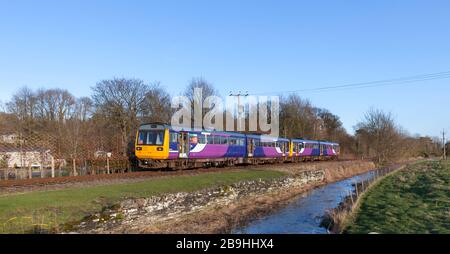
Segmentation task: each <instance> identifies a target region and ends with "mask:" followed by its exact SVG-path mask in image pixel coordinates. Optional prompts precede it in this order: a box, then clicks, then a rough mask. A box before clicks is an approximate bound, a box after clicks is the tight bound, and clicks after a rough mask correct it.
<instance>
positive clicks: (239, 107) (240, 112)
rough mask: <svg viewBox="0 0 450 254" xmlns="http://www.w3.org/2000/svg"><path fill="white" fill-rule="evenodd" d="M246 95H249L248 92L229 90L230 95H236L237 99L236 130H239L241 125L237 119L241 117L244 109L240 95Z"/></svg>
mask: <svg viewBox="0 0 450 254" xmlns="http://www.w3.org/2000/svg"><path fill="white" fill-rule="evenodd" d="M248 95H249V94H248V92H245V93H242V92H241V91H239V93H235V94H234V93H233V92H230V96H234V97H237V99H238V117H237V122H238V130H240V129H241V128H240V127H242V126H241V122H240V121H239V119H241V117H242V114H243V113H244V111H245V110H244V107H243V106H242V107H241V97H248ZM244 116H245V115H244ZM244 119H245V117H244Z"/></svg>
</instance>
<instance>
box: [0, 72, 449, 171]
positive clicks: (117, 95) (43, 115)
mask: <svg viewBox="0 0 450 254" xmlns="http://www.w3.org/2000/svg"><path fill="white" fill-rule="evenodd" d="M197 87H198V88H202V89H203V93H202V97H203V98H195V94H194V89H195V88H197ZM91 91H92V94H91V96H90V97H79V98H77V97H75V96H74V95H73V94H71V93H70V92H68V91H67V90H65V89H59V88H57V89H38V90H32V89H29V88H27V87H23V88H21V89H19V90H18V91H17V92H16V93H15V94H14V95H13V96H12V98H11V99H10V100H9V101H8V102H6V103H4V105H3V107H2V108H3V110H2V111H3V112H2V113H1V114H0V132H2V133H8V132H14V133H18V135H19V136H20V137H21V138H20V140H25V141H26V142H28V144H29V145H34V146H50V147H51V149H52V151H53V152H54V153H55V154H56V155H57V156H60V157H62V158H80V157H82V158H89V157H91V156H93V154H95V152H97V151H108V152H113V154H115V155H120V156H127V155H129V153H130V152H131V150H132V149H131V148H132V144H133V141H134V138H135V131H136V129H137V127H138V126H139V124H141V123H145V122H164V123H170V120H171V116H172V113H173V112H174V109H172V108H171V99H172V95H170V94H169V93H168V92H167V91H166V89H165V88H164V87H163V86H161V84H160V83H158V82H154V83H147V82H144V81H143V80H140V79H127V78H114V79H110V80H102V81H100V82H98V83H97V84H95V85H94V86H93V87H91ZM183 95H185V96H187V97H188V98H189V100H190V101H191V103H192V104H194V103H197V102H198V101H199V100H203V99H204V98H206V97H208V96H211V95H215V96H219V93H218V91H217V89H216V88H215V87H214V85H213V84H211V83H210V82H208V81H207V80H205V79H204V78H194V79H192V80H191V81H190V82H189V83H188V85H187V86H186V88H185V90H184V92H183ZM202 114H203V115H204V114H206V111H203V112H202ZM279 119H280V136H283V137H287V138H305V139H314V140H329V141H334V142H339V143H340V144H341V147H342V153H343V154H344V155H345V156H349V157H354V158H367V159H374V160H375V161H376V162H379V163H383V162H389V161H393V160H398V159H401V158H408V157H418V156H422V157H430V156H438V155H440V154H441V153H440V152H441V149H442V145H441V144H440V142H439V141H438V140H437V139H433V138H430V137H419V136H415V137H413V136H411V135H409V134H408V133H407V132H406V131H404V130H403V129H402V128H401V127H400V126H398V125H397V124H396V122H395V119H394V118H393V116H392V114H390V113H386V112H383V111H380V110H376V109H371V110H369V111H368V112H367V113H366V115H365V116H364V118H363V119H362V120H361V121H360V123H358V124H357V125H356V126H355V134H354V135H351V134H349V133H348V132H347V131H346V130H345V128H344V127H343V124H342V122H341V120H340V118H339V117H338V116H337V115H334V114H333V113H331V112H330V111H329V110H327V109H323V108H317V107H315V106H314V105H313V104H312V103H311V102H310V101H309V100H307V99H304V98H301V97H300V96H298V95H297V94H291V95H288V96H280V117H279ZM21 145H23V144H21Z"/></svg>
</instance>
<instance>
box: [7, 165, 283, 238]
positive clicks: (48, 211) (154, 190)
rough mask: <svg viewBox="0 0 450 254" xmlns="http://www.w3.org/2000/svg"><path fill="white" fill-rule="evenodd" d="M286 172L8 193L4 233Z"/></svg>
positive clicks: (249, 172)
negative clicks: (126, 203)
mask: <svg viewBox="0 0 450 254" xmlns="http://www.w3.org/2000/svg"><path fill="white" fill-rule="evenodd" d="M283 175H285V174H284V173H281V172H276V171H261V170H245V171H236V172H218V173H208V174H200V175H194V176H175V177H168V178H159V179H150V180H146V181H142V182H136V183H127V184H115V185H107V186H96V187H87V188H77V189H67V190H58V191H45V192H32V193H26V194H17V195H11V196H4V197H0V233H24V232H29V231H30V230H32V229H33V228H35V227H39V228H48V229H55V228H58V227H59V226H60V225H63V224H66V223H70V222H75V221H79V220H82V219H83V218H84V217H85V216H87V215H90V214H92V213H95V212H98V211H101V210H102V208H104V207H105V206H111V205H114V204H115V203H117V202H119V201H120V200H123V199H126V198H143V197H150V196H154V195H160V194H164V193H175V192H193V191H197V190H201V189H205V188H210V187H215V186H222V185H229V184H232V183H236V182H239V181H244V180H256V179H263V180H265V179H273V178H278V177H282V176H283Z"/></svg>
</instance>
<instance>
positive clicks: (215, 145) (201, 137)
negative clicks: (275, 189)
mask: <svg viewBox="0 0 450 254" xmlns="http://www.w3.org/2000/svg"><path fill="white" fill-rule="evenodd" d="M134 153H135V156H136V158H137V160H138V161H139V166H140V167H144V168H172V169H186V168H196V167H210V166H232V165H238V164H262V163H277V162H300V161H308V160H310V161H312V160H332V159H337V158H338V156H339V153H340V148H339V144H337V143H332V142H326V141H314V140H304V139H286V138H276V137H270V136H266V135H254V134H242V133H236V132H219V131H209V130H202V131H192V130H189V131H176V130H174V129H173V128H172V127H171V126H170V125H166V124H158V123H155V124H143V125H141V126H140V128H139V129H138V131H137V133H136V143H135V151H134Z"/></svg>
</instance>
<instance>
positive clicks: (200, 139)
mask: <svg viewBox="0 0 450 254" xmlns="http://www.w3.org/2000/svg"><path fill="white" fill-rule="evenodd" d="M198 143H199V144H206V143H207V140H206V136H205V135H199V136H198Z"/></svg>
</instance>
